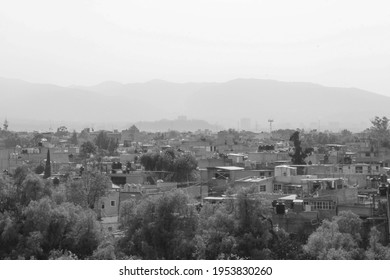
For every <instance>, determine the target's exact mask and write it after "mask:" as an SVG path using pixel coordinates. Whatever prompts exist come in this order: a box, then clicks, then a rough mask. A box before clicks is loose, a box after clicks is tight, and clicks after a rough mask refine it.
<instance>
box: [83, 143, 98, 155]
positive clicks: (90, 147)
mask: <svg viewBox="0 0 390 280" xmlns="http://www.w3.org/2000/svg"><path fill="white" fill-rule="evenodd" d="M93 154H96V146H95V144H94V143H92V142H91V141H87V142H84V143H83V144H82V145H81V147H80V156H81V157H82V158H89V157H90V156H91V155H93Z"/></svg>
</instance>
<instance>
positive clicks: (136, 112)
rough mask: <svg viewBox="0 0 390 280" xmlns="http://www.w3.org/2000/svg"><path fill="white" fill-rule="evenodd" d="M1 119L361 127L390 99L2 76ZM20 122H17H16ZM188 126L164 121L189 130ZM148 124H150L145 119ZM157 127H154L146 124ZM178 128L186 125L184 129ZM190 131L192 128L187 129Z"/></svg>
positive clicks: (326, 90)
mask: <svg viewBox="0 0 390 280" xmlns="http://www.w3.org/2000/svg"><path fill="white" fill-rule="evenodd" d="M0 96H1V102H0V112H1V114H0V118H5V117H7V118H8V119H9V121H10V123H11V128H12V123H13V124H14V129H27V130H31V128H29V127H25V126H26V123H27V124H28V123H29V122H31V124H34V125H33V127H34V128H33V129H37V127H39V126H40V125H39V124H41V126H42V128H41V129H43V130H44V129H47V128H48V126H49V122H50V124H52V125H53V126H55V125H56V124H60V123H62V124H65V125H67V124H68V125H69V126H71V127H72V126H73V127H74V128H76V129H80V128H82V127H83V126H84V127H85V126H88V125H91V124H93V125H95V126H96V127H97V128H99V127H104V128H106V129H110V128H114V127H115V128H119V129H121V128H125V127H127V126H129V125H130V124H132V123H137V122H151V121H158V120H162V119H171V120H175V119H176V118H177V116H179V115H185V116H187V118H188V119H189V120H192V119H197V120H204V121H206V122H208V123H206V122H198V123H200V124H202V123H203V125H204V127H199V128H209V127H210V125H211V126H213V125H216V124H217V125H223V126H225V127H234V128H237V126H238V125H239V120H240V119H241V118H249V119H251V120H252V126H253V127H254V124H255V122H257V123H258V128H259V129H267V127H268V122H267V120H268V119H270V118H272V119H274V128H287V127H289V128H296V127H312V128H317V126H321V129H334V130H338V129H342V128H348V129H351V130H355V131H357V130H362V129H365V128H367V127H368V126H369V125H370V123H369V120H370V119H372V118H373V117H374V116H376V115H378V116H385V115H387V113H388V111H389V110H388V108H390V98H389V97H386V96H383V95H379V94H375V93H372V92H368V91H363V90H360V89H356V88H335V87H324V86H320V85H316V84H311V83H290V82H280V81H272V80H257V79H237V80H232V81H229V82H225V83H183V84H180V83H170V82H165V81H160V80H153V81H150V82H147V83H133V84H120V83H116V82H104V83H101V84H99V85H96V86H91V87H86V86H73V87H60V86H56V85H49V84H34V83H28V82H24V81H20V80H11V79H4V78H0ZM19 123H20V125H21V126H22V125H23V126H24V127H23V128H22V127H18V128H16V127H17V126H18V124H19ZM188 124H189V123H188V122H187V123H186V124H172V123H171V124H167V125H168V126H174V127H175V129H179V130H180V129H182V130H187V129H188V127H186V126H187V125H188ZM145 125H146V127H147V126H148V125H147V123H145ZM152 126H155V125H152ZM183 126H184V127H183ZM191 128H192V126H191Z"/></svg>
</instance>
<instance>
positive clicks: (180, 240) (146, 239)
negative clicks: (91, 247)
mask: <svg viewBox="0 0 390 280" xmlns="http://www.w3.org/2000/svg"><path fill="white" fill-rule="evenodd" d="M266 205H267V204H266V203H265V201H263V200H262V199H261V198H259V197H256V196H255V195H254V193H253V192H252V191H241V192H240V193H239V194H238V195H237V196H236V198H235V199H232V200H226V201H225V202H224V203H217V204H204V205H203V207H202V208H201V209H200V210H199V208H198V209H197V206H196V205H194V204H192V203H191V201H189V200H188V198H187V197H186V196H185V195H184V194H183V193H182V192H180V190H179V191H176V192H173V193H169V194H165V195H163V196H162V197H158V198H148V199H146V200H143V201H139V202H136V201H127V202H125V203H123V205H122V208H121V221H120V222H121V226H122V229H123V230H124V237H123V238H121V239H120V240H119V241H118V243H117V245H116V248H117V249H116V250H117V251H116V252H117V254H119V255H120V256H127V257H130V258H132V259H184V260H186V259H207V260H215V259H275V260H280V259H282V260H293V259H323V260H327V259H389V258H390V248H389V247H387V246H383V245H382V244H381V242H380V240H381V238H380V232H379V231H378V230H377V229H376V228H375V227H373V228H371V231H370V232H369V234H368V236H364V238H363V237H362V235H361V232H363V230H362V229H363V227H362V223H363V221H362V220H361V219H360V218H359V217H358V216H357V215H355V214H353V213H352V212H341V213H340V215H339V216H335V217H334V218H333V219H332V220H331V221H329V220H325V221H323V222H322V224H321V225H320V226H319V227H318V228H317V229H316V231H315V232H313V233H312V234H311V235H309V236H307V235H305V234H304V233H303V232H300V233H298V234H288V233H286V232H285V231H284V230H282V229H279V230H276V229H275V227H274V225H273V223H272V220H271V219H270V217H271V209H270V208H269V207H267V206H266Z"/></svg>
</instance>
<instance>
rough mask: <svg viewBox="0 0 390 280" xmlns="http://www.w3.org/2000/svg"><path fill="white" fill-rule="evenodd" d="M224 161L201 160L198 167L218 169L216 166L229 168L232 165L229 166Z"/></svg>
mask: <svg viewBox="0 0 390 280" xmlns="http://www.w3.org/2000/svg"><path fill="white" fill-rule="evenodd" d="M227 163H228V162H226V161H225V160H224V159H222V158H218V159H216V158H209V159H201V160H199V161H198V167H199V168H207V167H216V166H227V165H230V163H229V164H227Z"/></svg>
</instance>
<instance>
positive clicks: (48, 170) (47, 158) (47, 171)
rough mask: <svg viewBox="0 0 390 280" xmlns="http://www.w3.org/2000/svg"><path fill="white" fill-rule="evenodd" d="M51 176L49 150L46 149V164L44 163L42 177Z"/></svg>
mask: <svg viewBox="0 0 390 280" xmlns="http://www.w3.org/2000/svg"><path fill="white" fill-rule="evenodd" d="M50 176H51V165H50V150H49V149H47V157H46V165H45V174H44V175H43V178H44V179H46V178H49V177H50Z"/></svg>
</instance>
